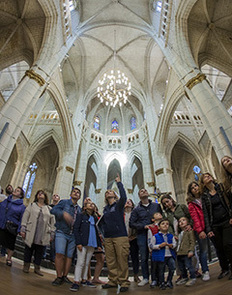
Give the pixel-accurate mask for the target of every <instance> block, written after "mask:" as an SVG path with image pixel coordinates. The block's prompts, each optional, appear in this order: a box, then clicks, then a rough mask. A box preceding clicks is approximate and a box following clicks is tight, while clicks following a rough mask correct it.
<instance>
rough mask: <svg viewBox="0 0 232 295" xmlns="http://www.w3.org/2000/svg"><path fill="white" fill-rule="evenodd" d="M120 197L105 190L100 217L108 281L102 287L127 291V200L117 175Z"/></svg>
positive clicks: (111, 191)
mask: <svg viewBox="0 0 232 295" xmlns="http://www.w3.org/2000/svg"><path fill="white" fill-rule="evenodd" d="M115 181H116V183H117V186H118V189H119V193H120V199H118V196H117V195H116V193H115V192H114V191H113V190H107V191H106V192H105V201H106V204H107V205H106V206H105V208H104V211H103V216H102V218H101V221H100V222H101V223H102V229H103V233H104V243H105V255H106V264H107V268H108V273H109V274H108V279H109V281H108V283H107V284H105V285H102V288H103V289H108V288H114V287H117V286H118V285H120V292H126V291H128V286H129V281H128V275H129V270H128V255H129V241H128V236H127V231H126V226H125V222H124V206H125V203H126V200H127V197H126V192H125V189H124V187H123V184H122V183H121V180H120V177H119V175H118V176H117V177H116V179H115Z"/></svg>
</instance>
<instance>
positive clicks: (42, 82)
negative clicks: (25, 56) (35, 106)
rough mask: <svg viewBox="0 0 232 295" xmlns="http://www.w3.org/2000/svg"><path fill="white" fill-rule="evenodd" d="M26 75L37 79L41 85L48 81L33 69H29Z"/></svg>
mask: <svg viewBox="0 0 232 295" xmlns="http://www.w3.org/2000/svg"><path fill="white" fill-rule="evenodd" d="M25 76H28V77H29V78H30V79H33V80H35V81H36V82H37V83H38V84H39V86H43V85H44V84H45V83H46V81H45V80H44V78H43V77H41V76H40V75H39V74H37V73H36V72H35V71H33V70H27V71H26V72H25Z"/></svg>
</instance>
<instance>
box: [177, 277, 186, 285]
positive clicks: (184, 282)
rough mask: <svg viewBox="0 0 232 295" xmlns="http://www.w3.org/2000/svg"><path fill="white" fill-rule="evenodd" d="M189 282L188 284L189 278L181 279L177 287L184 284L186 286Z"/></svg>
mask: <svg viewBox="0 0 232 295" xmlns="http://www.w3.org/2000/svg"><path fill="white" fill-rule="evenodd" d="M187 282H188V278H184V279H180V280H179V281H178V282H177V283H176V285H177V286H180V285H184V284H186V283H187Z"/></svg>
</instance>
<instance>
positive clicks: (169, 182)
mask: <svg viewBox="0 0 232 295" xmlns="http://www.w3.org/2000/svg"><path fill="white" fill-rule="evenodd" d="M155 163H156V170H155V176H156V188H157V189H159V190H160V192H161V193H163V192H171V193H172V196H173V198H174V199H175V198H176V196H175V190H174V184H173V177H172V169H171V167H170V166H169V165H168V161H167V158H166V156H165V155H164V154H163V155H156V157H155Z"/></svg>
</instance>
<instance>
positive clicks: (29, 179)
mask: <svg viewBox="0 0 232 295" xmlns="http://www.w3.org/2000/svg"><path fill="white" fill-rule="evenodd" d="M36 170H37V165H36V163H33V164H32V165H30V167H29V170H28V171H27V174H26V176H25V179H24V182H23V190H24V191H25V195H26V198H27V199H29V198H30V197H31V192H32V188H33V184H34V181H35V177H36Z"/></svg>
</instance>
